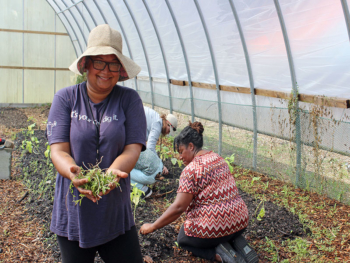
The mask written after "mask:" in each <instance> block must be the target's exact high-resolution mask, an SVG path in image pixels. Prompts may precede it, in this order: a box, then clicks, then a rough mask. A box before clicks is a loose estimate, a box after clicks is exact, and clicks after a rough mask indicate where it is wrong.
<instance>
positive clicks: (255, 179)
mask: <svg viewBox="0 0 350 263" xmlns="http://www.w3.org/2000/svg"><path fill="white" fill-rule="evenodd" d="M260 180H261V178H260V177H253V179H252V182H251V185H253V184H254V182H255V181H260Z"/></svg>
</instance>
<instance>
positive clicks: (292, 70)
mask: <svg viewBox="0 0 350 263" xmlns="http://www.w3.org/2000/svg"><path fill="white" fill-rule="evenodd" d="M274 3H275V7H276V10H277V14H278V19H279V21H280V24H281V30H282V33H283V38H284V43H285V45H286V50H287V55H288V62H289V70H290V75H291V80H292V85H293V100H294V101H296V105H295V108H296V120H295V143H296V146H297V147H296V159H297V160H296V179H295V185H296V186H297V187H299V184H300V182H299V181H300V176H301V129H300V128H301V127H300V113H299V99H298V87H297V79H296V75H295V68H294V62H293V55H292V50H291V48H290V44H289V38H288V33H287V29H286V25H285V23H284V19H283V14H282V11H281V7H280V4H279V2H278V0H274Z"/></svg>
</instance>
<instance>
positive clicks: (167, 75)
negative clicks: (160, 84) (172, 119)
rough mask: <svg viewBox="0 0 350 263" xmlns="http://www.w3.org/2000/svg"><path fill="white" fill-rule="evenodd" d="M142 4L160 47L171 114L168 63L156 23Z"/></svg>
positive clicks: (143, 0) (147, 8) (147, 7)
mask: <svg viewBox="0 0 350 263" xmlns="http://www.w3.org/2000/svg"><path fill="white" fill-rule="evenodd" d="M142 2H143V4H144V5H145V7H146V10H147V13H148V15H149V17H150V19H151V22H152V25H153V28H154V31H155V32H156V35H157V39H158V43H159V46H160V50H161V52H162V57H163V62H164V67H165V73H166V78H167V82H168V94H169V105H170V113H173V103H172V96H171V89H170V78H169V69H168V63H167V60H166V57H165V53H164V47H163V43H162V40H161V39H160V36H159V32H158V28H157V26H156V23H155V22H154V19H153V17H152V13H151V11H150V9H149V6H148V4H147V2H146V1H145V0H142Z"/></svg>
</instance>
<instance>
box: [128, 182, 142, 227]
mask: <svg viewBox="0 0 350 263" xmlns="http://www.w3.org/2000/svg"><path fill="white" fill-rule="evenodd" d="M131 186H132V191H131V193H130V200H131V203H133V204H134V221H135V216H136V207H137V206H138V205H139V203H140V201H144V200H142V199H141V196H142V195H143V194H144V191H142V190H140V189H138V188H137V187H136V184H131Z"/></svg>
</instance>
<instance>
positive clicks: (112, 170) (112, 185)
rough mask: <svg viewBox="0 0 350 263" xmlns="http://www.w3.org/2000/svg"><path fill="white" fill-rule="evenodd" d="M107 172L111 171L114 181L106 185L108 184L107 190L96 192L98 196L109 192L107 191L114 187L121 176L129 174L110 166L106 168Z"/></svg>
mask: <svg viewBox="0 0 350 263" xmlns="http://www.w3.org/2000/svg"><path fill="white" fill-rule="evenodd" d="M107 173H113V174H114V175H115V179H114V182H113V183H110V184H109V185H108V186H109V190H107V191H106V192H105V193H102V192H100V193H99V194H98V195H99V196H103V195H106V194H109V192H110V191H112V190H113V189H114V188H115V187H116V185H115V184H116V183H119V181H120V179H121V178H126V177H128V176H129V175H128V174H127V173H126V172H122V171H120V170H119V169H112V168H110V169H108V170H107Z"/></svg>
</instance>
